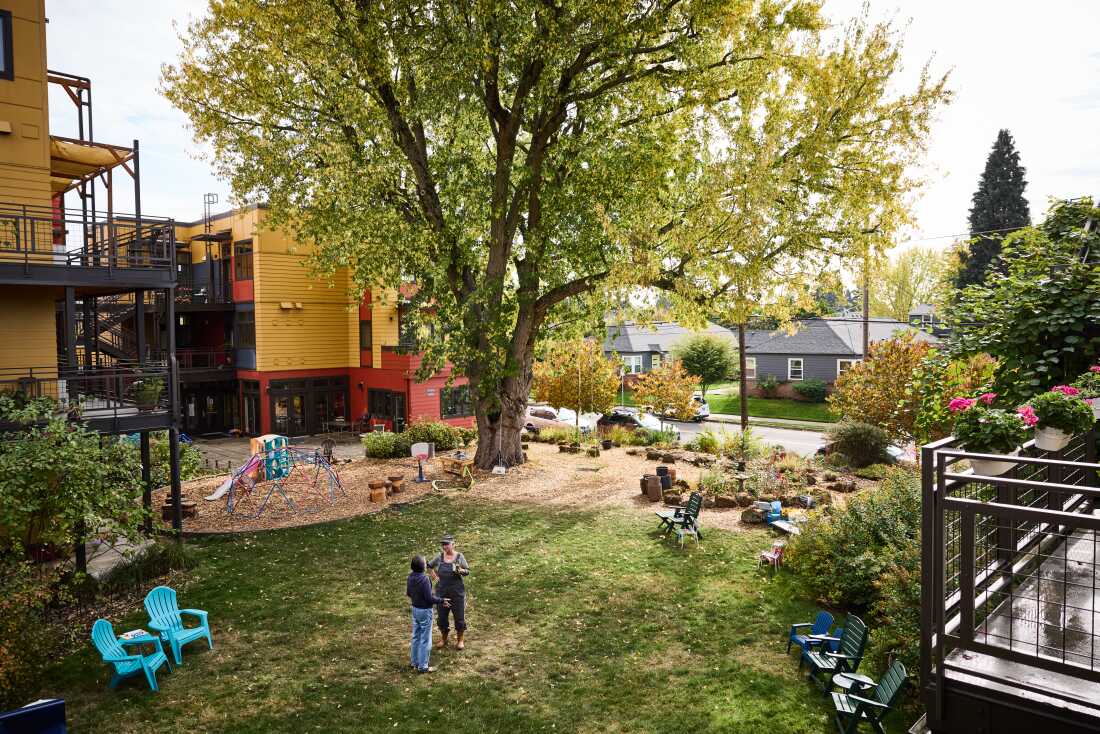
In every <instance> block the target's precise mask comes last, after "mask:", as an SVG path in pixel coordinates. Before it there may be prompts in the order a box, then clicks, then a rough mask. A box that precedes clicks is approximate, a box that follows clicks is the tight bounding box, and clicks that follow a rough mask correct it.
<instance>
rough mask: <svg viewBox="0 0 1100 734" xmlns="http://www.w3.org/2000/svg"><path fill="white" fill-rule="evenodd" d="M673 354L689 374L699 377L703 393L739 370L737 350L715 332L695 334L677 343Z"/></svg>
mask: <svg viewBox="0 0 1100 734" xmlns="http://www.w3.org/2000/svg"><path fill="white" fill-rule="evenodd" d="M673 354H675V355H676V358H677V359H679V360H680V363H681V364H682V365H683V366H684V369H685V370H687V372H688V374H690V375H694V376H695V377H697V378H698V379H699V389H700V390H702V391H703V395H706V394H707V388H708V387H710V386H711V385H712V384H714V383H716V382H722V381H723V380H728V379H729V378H730V376H731V375H733V374H734V373H735V372H736V370H737V352H736V351H735V350H734V349H732V348H731V347H730V344H729V342H727V341H726V340H725V339H721V338H719V337H717V336H714V335H713V334H693V335H692V336H689V337H688V338H686V339H685V340H684V341H683V342H681V343H680V344H677V345H675V347H674V349H673Z"/></svg>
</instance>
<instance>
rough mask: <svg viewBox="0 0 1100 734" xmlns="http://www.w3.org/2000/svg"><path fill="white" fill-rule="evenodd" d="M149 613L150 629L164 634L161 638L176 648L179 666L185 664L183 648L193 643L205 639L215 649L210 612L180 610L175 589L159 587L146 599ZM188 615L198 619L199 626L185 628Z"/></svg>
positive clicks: (174, 654)
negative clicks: (185, 618)
mask: <svg viewBox="0 0 1100 734" xmlns="http://www.w3.org/2000/svg"><path fill="white" fill-rule="evenodd" d="M145 611H146V612H148V613H149V627H150V628H152V629H154V630H156V631H157V632H158V633H160V637H161V639H162V640H164V641H165V642H167V643H168V645H169V646H170V647H171V648H172V657H173V658H175V660H176V665H182V664H183V646H184V645H186V644H187V643H189V642H194V641H195V640H201V639H205V640H206V644H207V645H208V646H209V647H210V649H211V650H213V649H214V640H213V638H211V637H210V622H209V621H208V620H207V618H206V612H204V611H203V610H201V609H180V607H179V603H178V602H177V601H176V590H175V589H173V588H170V587H168V586H158V587H156V588H155V589H153V590H152V591H150V592H149V593H148V594H147V595H146V597H145ZM184 614H186V615H187V616H189V617H194V618H195V619H197V620H198V623H199V624H198V626H197V627H184V626H183V617H182V616H181V615H184Z"/></svg>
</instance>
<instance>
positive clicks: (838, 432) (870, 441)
mask: <svg viewBox="0 0 1100 734" xmlns="http://www.w3.org/2000/svg"><path fill="white" fill-rule="evenodd" d="M827 435H828V438H829V443H830V445H831V446H832V448H833V450H834V451H839V452H841V453H842V454H844V455H845V456H847V457H848V459H849V461H850V462H851V465H852V466H854V467H856V468H859V467H861V466H867V465H869V464H875V463H878V462H882V461H888V460H889V458H888V456H887V454H886V447H887V446H888V445H889V444H890V438H889V436H887V435H886V431H884V430H883V429H881V428H879V427H878V426H873V425H871V424H870V423H859V422H856V421H844V422H843V423H839V424H837V425H835V426H833V427H832V428H830V429H829V432H828V434H827Z"/></svg>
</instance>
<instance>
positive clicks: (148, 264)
mask: <svg viewBox="0 0 1100 734" xmlns="http://www.w3.org/2000/svg"><path fill="white" fill-rule="evenodd" d="M175 252H176V246H175V225H174V223H173V222H172V220H171V219H165V218H162V217H145V216H143V217H142V218H141V219H140V220H138V219H136V218H134V217H133V216H130V215H119V214H111V215H108V214H106V213H105V212H83V211H81V210H79V209H61V208H51V207H34V206H27V205H21V204H5V203H0V263H21V264H23V265H24V266H30V265H36V266H39V265H51V266H56V267H64V268H76V267H84V268H105V269H108V270H113V269H118V268H140V269H155V270H170V269H171V268H173V267H174V266H175V263H174V258H175Z"/></svg>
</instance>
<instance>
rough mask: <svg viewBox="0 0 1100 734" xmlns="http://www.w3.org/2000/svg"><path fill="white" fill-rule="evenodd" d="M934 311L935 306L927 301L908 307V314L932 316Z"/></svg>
mask: <svg viewBox="0 0 1100 734" xmlns="http://www.w3.org/2000/svg"><path fill="white" fill-rule="evenodd" d="M935 313H936V307H935V306H933V305H931V304H928V303H918V304H917V305H916V306H913V307H912V308H911V309H909V315H910V316H933V315H935Z"/></svg>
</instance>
